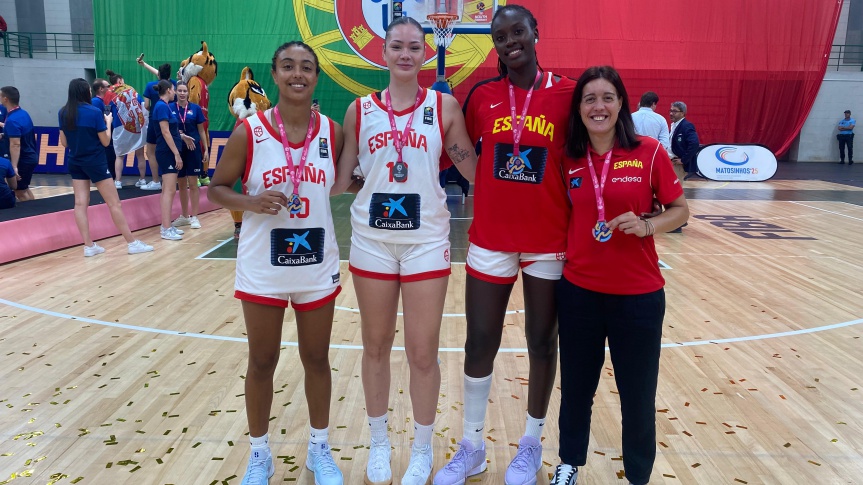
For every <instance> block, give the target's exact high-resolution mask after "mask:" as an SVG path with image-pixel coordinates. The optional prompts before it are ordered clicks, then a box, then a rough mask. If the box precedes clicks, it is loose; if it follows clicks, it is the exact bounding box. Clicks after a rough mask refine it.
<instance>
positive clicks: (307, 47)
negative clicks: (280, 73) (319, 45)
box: [270, 40, 321, 74]
mask: <svg viewBox="0 0 863 485" xmlns="http://www.w3.org/2000/svg"><path fill="white" fill-rule="evenodd" d="M294 46H298V47H302V48H303V49H305V50H307V51H309V53H311V54H312V57H314V58H315V74H320V73H321V63H320V62H318V55H317V54H316V53H315V50H314V49H312V46H310V45H308V44H306V43H305V42H303V41H300V40H292V41H290V42H285V43H284V44H282V45H280V46H279V48H278V49H276V52H275V53H273V61H272V64H271V65H270V70H272V71H273V72H276V60H277V59H278V58H279V54H280V53H281V52H282V51H283V50H285V49H289V48H291V47H294Z"/></svg>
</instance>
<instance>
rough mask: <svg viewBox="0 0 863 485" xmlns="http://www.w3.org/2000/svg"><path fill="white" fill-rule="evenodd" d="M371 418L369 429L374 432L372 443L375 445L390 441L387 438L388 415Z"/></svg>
mask: <svg viewBox="0 0 863 485" xmlns="http://www.w3.org/2000/svg"><path fill="white" fill-rule="evenodd" d="M368 418H369V427H370V428H371V430H372V441H373V442H375V443H378V444H380V443H384V442H386V441H388V440H389V437H388V436H387V422H388V419H387V415H386V414H384V415H383V416H378V417H376V418H373V417H371V416H369V417H368Z"/></svg>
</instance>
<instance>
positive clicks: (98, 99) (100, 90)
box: [90, 77, 122, 187]
mask: <svg viewBox="0 0 863 485" xmlns="http://www.w3.org/2000/svg"><path fill="white" fill-rule="evenodd" d="M110 87H111V85H110V84H108V81H106V80H104V79H102V78H100V77H97V78H96V79H95V80H94V81H93V84H92V85H91V86H90V90H91V91H92V93H93V98H92V99H91V100H90V104H92V105H93V106H95V107H96V108H98V109H99V111H101V112H102V114H106V115H107V114H111V107H110V106H108V105H106V104H105V93H107V92H108V88H110ZM116 158H117V154H116V153H114V140H113V139H109V140H108V146H106V147H105V160H106V161H107V162H108V171H109V172H111V178H116V179H117V180H120V177H116V176H115V174H114V165H115V164H114V159H116ZM121 175H122V174H121ZM120 187H122V184H121V185H120Z"/></svg>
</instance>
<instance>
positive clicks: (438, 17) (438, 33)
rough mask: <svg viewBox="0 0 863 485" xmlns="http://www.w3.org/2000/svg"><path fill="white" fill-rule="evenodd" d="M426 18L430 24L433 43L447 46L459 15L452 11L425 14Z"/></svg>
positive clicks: (450, 41)
mask: <svg viewBox="0 0 863 485" xmlns="http://www.w3.org/2000/svg"><path fill="white" fill-rule="evenodd" d="M426 18H427V19H428V21H429V22H431V24H432V32H434V40H435V44H437V45H438V46H439V47H443V48H447V47H449V45H450V44H451V43H452V39H453V37H454V35H453V33H452V29H453V27H454V26H455V21H456V20H458V19H459V16H458V15H456V14H454V13H432V14H428V15H426Z"/></svg>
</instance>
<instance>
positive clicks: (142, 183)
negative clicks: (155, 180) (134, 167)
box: [135, 179, 147, 187]
mask: <svg viewBox="0 0 863 485" xmlns="http://www.w3.org/2000/svg"><path fill="white" fill-rule="evenodd" d="M145 185H147V179H138V181H137V182H135V187H143V186H145Z"/></svg>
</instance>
